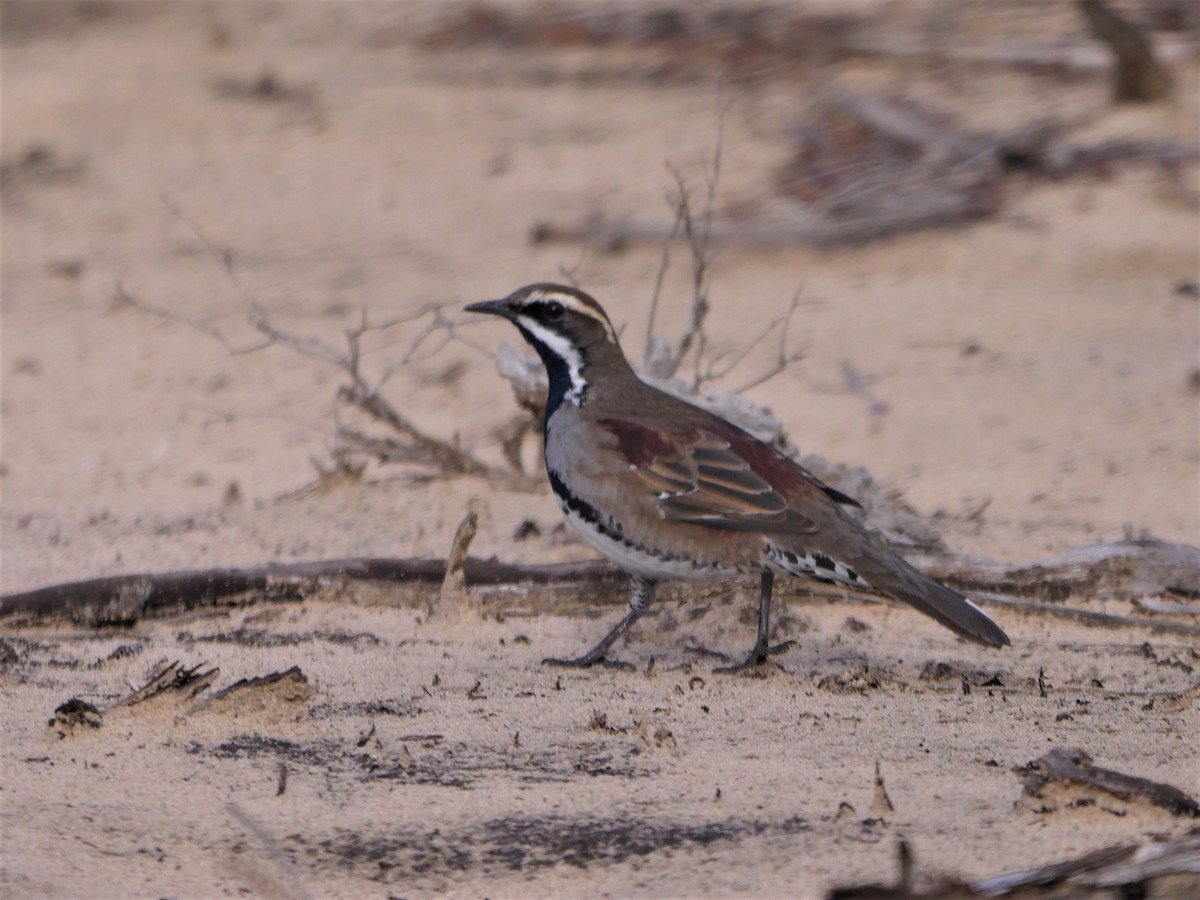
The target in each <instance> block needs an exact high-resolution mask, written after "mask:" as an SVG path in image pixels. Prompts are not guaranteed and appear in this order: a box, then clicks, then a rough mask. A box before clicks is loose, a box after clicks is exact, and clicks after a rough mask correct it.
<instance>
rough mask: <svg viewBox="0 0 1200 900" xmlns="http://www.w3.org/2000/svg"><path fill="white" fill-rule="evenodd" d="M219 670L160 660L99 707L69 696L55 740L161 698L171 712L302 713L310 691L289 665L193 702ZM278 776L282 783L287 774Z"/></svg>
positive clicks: (53, 726)
mask: <svg viewBox="0 0 1200 900" xmlns="http://www.w3.org/2000/svg"><path fill="white" fill-rule="evenodd" d="M220 673H221V670H220V669H218V668H211V669H204V665H203V664H202V663H201V664H197V665H195V666H192V667H190V668H189V667H187V666H184V665H182V664H181V663H180V662H179V661H178V660H176V661H175V662H171V663H165V662H164V663H162V664H160V665H159V666H158V667H157V668H156V670H155V671H154V672H153V674H152V675H151V676H150V678H149V680H148V681H147V682H146V684H145V685H143V686H142V687H140V688H135V689H134V690H133V691H132V692H130V693H129V694H126V695H125V696H124V697H121V698H120V699H119V700H117V701H115V702H114V703H111V704H110V705H108V706H106V707H104V708H103V709H101V708H99V707H96V706H94V705H93V704H91V703H88V702H87V701H86V700H81V699H79V698H78V697H73V698H71V699H70V700H68V701H66V702H65V703H63V704H61V705H60V706H59V707H58V708H57V709H55V711H54V718H52V719H51V720H50V722H49V726H50V730H51V732H52V733H54V734H55V735H56V736H57V737H58V738H60V739H62V738H66V737H68V736H69V735H71V734H74V733H76V732H78V731H80V730H82V729H83V728H85V727H86V728H89V729H95V728H100V727H101V726H102V725H103V724H104V721H105V718H106V717H107V716H109V715H110V714H112V713H113V712H114V711H118V710H124V709H128V708H131V707H134V706H139V705H146V704H148V703H149V704H151V705H154V706H155V707H156V708H157V704H158V703H159V702H162V701H166V702H168V703H169V706H170V710H171V712H172V714H175V713H179V714H181V715H183V716H191V715H193V714H195V713H199V712H204V711H211V712H217V713H222V714H228V715H232V716H234V717H237V716H239V715H241V714H243V713H251V714H253V713H262V712H264V711H268V710H272V709H274V710H276V711H278V710H297V711H298V712H297V713H296V714H300V715H302V714H304V712H305V711H306V708H305V707H304V706H303V704H304V703H306V702H307V701H308V700H310V699H311V698H312V695H313V691H312V689H311V688H310V687H309V684H308V678H307V676H305V674H304V673H303V672H302V671H301V670H300V667H299V666H292V667H291V668H290V669H286V670H284V671H282V672H272V673H270V674H268V675H263V676H261V677H258V678H243V679H241V680H240V681H236V682H234V683H233V684H231V685H229V686H228V687H226V688H223V689H221V690H219V691H217V692H215V693H213V694H211V695H209V696H208V697H204V698H202V699H201V700H199V701H198V702H195V703H192V701H194V700H195V699H196V698H197V697H199V696H200V695H201V694H203V693H204V691H206V690H208V688H209V687H211V686H212V684H213V682H214V681H216V679H217V676H218V675H220ZM187 704H191V705H190V706H189V705H187ZM184 707H186V708H184ZM280 777H281V779H282V780H283V781H286V775H281V776H280ZM281 783H282V782H281Z"/></svg>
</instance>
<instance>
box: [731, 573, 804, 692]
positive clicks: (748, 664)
mask: <svg viewBox="0 0 1200 900" xmlns="http://www.w3.org/2000/svg"><path fill="white" fill-rule="evenodd" d="M774 585H775V575H774V573H772V572H763V573H762V581H761V582H760V586H759V593H758V636H757V637H756V638H755V639H754V647H753V649H751V651H750V655H749V656H747V657H746V659H745V661H744V662H742V663H739V664H738V665H736V666H725V667H722V668H719V669H717V670H716V671H718V672H744V671H745V670H747V669H751V668H753V667H754V666H758V665H762V664H763V663H765V662H766V661H767V657H768V656H770V655H771V654H772V653H780V652H782V651H784V650H786V649H788V648H789V647H791V646H794V645H795V643H796V642H795V641H784V642H783V643H781V644H776V645H775V646H774V647H772V646H771V645H770V644H768V643H767V640H768V634H767V632H768V631H770V628H771V588H772V587H773V586H774Z"/></svg>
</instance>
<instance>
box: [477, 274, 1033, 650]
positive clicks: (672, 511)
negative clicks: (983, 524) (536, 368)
mask: <svg viewBox="0 0 1200 900" xmlns="http://www.w3.org/2000/svg"><path fill="white" fill-rule="evenodd" d="M466 310H467V311H468V312H475V313H484V314H487V315H492V316H499V317H500V318H502V319H507V320H508V321H509V322H511V323H512V324H513V325H515V326H516V327H517V330H518V331H520V333H521V335H522V336H523V337H524V338H525V340H526V341H527V342H528V343H529V344H530V345H531V346H532V347H533V349H534V350H535V351H537V354H538V356H540V357H541V360H542V364H543V365H544V366H545V369H546V374H547V376H548V382H549V388H548V391H547V397H546V410H545V418H544V420H543V437H544V441H543V446H544V458H545V465H546V474H547V476H548V478H549V481H550V486H551V489H552V490H553V492H554V496H555V499H556V500H557V501H558V505H559V508H560V509H561V510H562V512H563V514H564V515H565V517H566V520H567V522H568V523H569V525H570V526H571V527H572V529H573V530H574V531H575V532H576V533H577V534H578V535H579V536H580V537H581V538H582V539H583V540H584V541H585V542H586V543H588V544H590V545H591V546H592V547H594V548H595V549H596V550H598V551H600V553H601V554H603V555H604V556H605V557H607V558H608V559H609V560H610V561H611V562H612V563H614V564H615V565H617V566H618V567H620V568H621V569H623V570H624V571H625V573H626V574H627V575H628V576H629V580H630V599H629V611H628V612H627V613H626V614H625V616H624V617H623V618H622V619H621V620H620V621H619V622H618V623H617V624H616V625H614V626H613V627H612V629H611V630H610V631H609V632H608V633H607V634H605V636H604V637H603V638H601V640H600V641H599V643H597V644H596V645H595V646H594V647H592V648H591V649H590V650H588V651H587V652H586V653H584V654H582V655H580V656H578V657H573V658H550V659H546V660H544V662H545V663H548V664H551V665H558V666H573V667H587V666H592V665H596V664H604V665H616V666H623V665H625V664H622V663H620V662H619V661H616V660H612V659H610V658H609V657H608V653H609V650H610V648H611V647H612V646H613V644H614V643H616V641H617V640H618V639H619V638H620V637H621V636H622V635H624V634H625V633H626V632H627V631H628V630H629V628H630V626H632V625H633V624H634V623H635V622H636V621H637V620H638V619H640V618H641V617H642V616H643V615H644V614H645V613H646V611H647V610H648V609H649V608H650V605H651V604H652V603H653V602H654V596H655V589H656V587H657V585H658V584H659V583H660V582H663V581H675V580H692V581H703V580H716V579H727V578H731V577H735V576H738V575H751V574H757V575H758V576H759V599H758V630H757V634H756V637H755V642H754V646H753V647H752V648H751V650H750V653H749V654H748V655H747V657H746V658H745V660H744V661H743V662H742V663H740V664H738V665H734V666H729V667H726V668H725V671H735V672H737V671H745V670H750V669H753V668H754V667H756V666H759V665H761V664H762V663H764V662H766V661H767V659H768V658H769V656H770V655H771V653H772V652H777V651H778V650H780V649H781V648H782V647H783V646H784V645H780V646H778V647H772V646H770V643H769V634H768V632H769V627H770V614H771V594H772V590H773V587H774V582H775V578H776V577H777V576H791V577H803V578H811V579H815V580H817V581H821V582H831V583H834V584H838V585H843V586H845V587H848V588H851V589H854V590H856V591H864V592H870V593H875V594H883V595H886V596H889V597H892V598H894V599H897V600H902V601H904V602H906V603H908V604H909V605H911V606H913V607H914V608H916V609H917V610H919V611H920V612H923V613H925V614H926V615H927V616H930V617H931V618H933V619H935V620H936V621H938V622H939V623H941V624H942V625H944V626H945V627H946V628H949V629H950V630H951V631H953V632H954V633H955V634H957V635H959V636H960V637H963V638H965V639H967V640H969V641H973V642H974V643H977V644H982V645H984V646H987V647H995V648H999V647H1003V646H1005V645H1007V644H1008V643H1009V639H1008V636H1007V635H1006V634H1005V633H1004V631H1003V630H1002V629H1001V628H1000V627H999V626H998V625H997V624H996V623H995V622H994V621H992V619H991V618H990V617H989V616H988V615H987V614H986V613H984V612H983V610H981V609H980V608H979V607H978V606H976V605H975V604H974V603H972V602H971V601H970V600H968V599H967V598H966V597H963V596H962V595H961V594H959V593H958V592H957V591H954V590H952V589H950V588H948V587H946V586H945V585H943V584H941V583H939V582H938V581H935V580H934V579H933V578H930V577H929V576H927V575H925V574H923V573H922V572H920V571H918V570H917V569H916V568H914V567H913V566H911V565H910V564H909V563H907V562H906V561H905V560H903V559H902V558H900V557H899V556H898V555H897V554H896V553H895V552H893V551H892V549H891V548H890V547H889V546H888V545H887V544H886V543H885V542H884V541H883V540H882V539H881V538H879V537H878V536H876V535H875V534H872V533H871V532H869V531H867V530H866V529H865V528H864V527H863V526H862V525H861V524H859V522H858V520H857V519H855V518H854V517H853V516H852V515H851V514H850V513H849V512H847V510H848V509H850V508H854V507H860V506H861V505H860V504H859V503H858V501H856V500H855V499H854V498H853V497H850V496H848V495H847V494H844V493H842V492H841V491H839V490H837V489H836V488H834V487H831V486H830V485H827V484H824V483H823V482H821V481H820V480H819V479H818V478H817V477H816V476H815V475H813V474H812V473H811V472H809V471H808V470H807V469H805V468H804V467H802V466H801V465H800V464H799V463H797V462H796V461H794V460H793V459H791V458H790V457H788V456H785V455H784V454H783V453H781V452H780V451H779V450H777V449H775V448H774V447H772V446H770V445H768V444H766V443H764V442H763V441H761V440H759V439H758V438H756V437H754V436H753V435H751V434H750V433H748V432H747V431H745V430H743V429H741V428H739V427H738V426H736V425H734V424H733V423H732V422H729V421H727V420H726V419H724V418H722V417H720V416H718V415H716V414H714V413H712V412H709V411H707V410H704V409H701V408H700V407H698V406H695V405H693V404H691V403H688V402H687V401H685V400H682V399H680V398H678V397H675V396H673V395H671V394H668V393H666V392H665V391H661V390H659V389H658V388H655V387H654V386H652V385H650V384H647V383H646V382H645V381H643V380H642V379H641V378H640V377H639V376H638V374H637V373H636V372H635V371H634V369H633V367H632V366H631V365H630V364H629V361H628V360H627V359H626V357H625V354H624V353H623V352H622V350H621V344H620V341H619V340H618V338H617V332H616V329H615V328H614V327H613V324H612V320H611V319H610V318H609V317H608V314H607V313H605V311H604V309H603V308H602V307H601V306H600V304H599V303H598V302H597V301H596V300H595V299H593V298H592V297H591V296H590V295H588V294H587V293H585V292H583V291H582V290H579V289H577V288H574V287H569V286H566V285H561V284H552V283H537V284H530V285H527V286H525V287H522V288H519V289H518V290H516V291H514V292H512V293H511V294H509V295H508V296H507V297H505V298H504V299H502V300H489V301H484V302H480V303H472V304H470V305H468V306H467V307H466Z"/></svg>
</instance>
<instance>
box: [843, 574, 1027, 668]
mask: <svg viewBox="0 0 1200 900" xmlns="http://www.w3.org/2000/svg"><path fill="white" fill-rule="evenodd" d="M885 552H886V551H885ZM887 555H888V557H889V558H888V559H887V560H886V564H885V565H879V566H873V567H872V569H874V571H872V572H871V573H870V574H867V573H864V572H862V571H861V570H860V574H863V575H865V576H866V578H867V579H868V580H869V581H870V582H871V584H872V586H873V587H875V588H876V589H877V590H879V591H881V592H882V593H884V594H888V595H889V596H892V597H895V598H896V599H897V600H903V601H904V602H905V603H907V604H909V605H910V606H912V607H913V608H915V609H917V610H919V611H921V612H923V613H925V615H927V616H929V617H930V618H931V619H935V620H937V621H938V622H940V623H941V624H943V625H945V626H946V627H947V628H949V629H950V630H951V631H953V632H954V633H955V634H957V635H959V636H961V637H964V638H966V639H967V640H969V641H974V642H975V643H977V644H983V645H984V646H987V647H1005V646H1007V645H1008V644H1009V643H1011V642H1010V641H1009V639H1008V635H1007V634H1005V633H1004V630H1003V629H1002V628H1001V627H1000V626H999V625H997V624H996V623H995V622H993V621H992V619H991V617H990V616H988V614H987V613H985V612H984V611H983V610H982V609H980V608H979V607H978V606H976V605H975V604H974V603H972V602H971V601H970V600H968V599H967V598H966V597H964V596H963V595H962V594H960V593H958V591H955V590H952V589H950V588H948V587H946V586H945V585H944V584H941V583H940V582H937V581H934V580H933V579H932V578H930V577H929V576H928V575H926V574H925V573H923V572H920V571H918V570H917V569H915V568H913V567H912V566H910V565H909V564H908V563H907V562H905V561H904V560H902V559H901V558H900V557H898V556H894V555H892V554H891V553H890V552H888V554H887Z"/></svg>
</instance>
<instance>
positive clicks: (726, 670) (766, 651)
mask: <svg viewBox="0 0 1200 900" xmlns="http://www.w3.org/2000/svg"><path fill="white" fill-rule="evenodd" d="M797 646H799V644H797V642H796V641H783V642H782V643H779V644H776V645H775V646H774V647H769V646H767V645H766V644H764V645H762V646H761V647H760V646H758V645H755V647H754V649H753V650H751V651H750V655H749V656H747V657H746V659H745V660H744V661H742V662H740V663H738V664H737V665H736V666H720V667H718V668H716V669H713V671H714V672H721V673H723V674H726V675H738V674H743V673H747V672H754V671H756V670H758V667H759V666H761V665H762V664H763V663H765V662H767V660H768V658H769V657H770V656H771V655H772V654H773V653H783V652H784V651H785V650H790V649H792V647H797Z"/></svg>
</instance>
